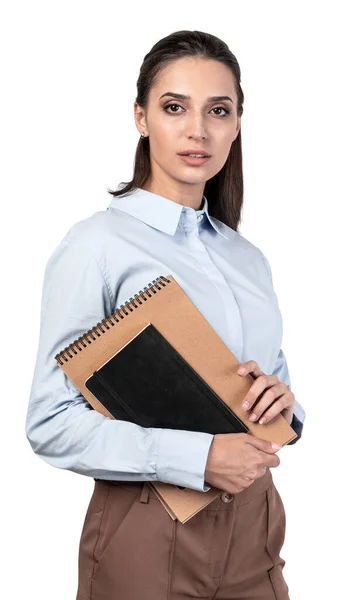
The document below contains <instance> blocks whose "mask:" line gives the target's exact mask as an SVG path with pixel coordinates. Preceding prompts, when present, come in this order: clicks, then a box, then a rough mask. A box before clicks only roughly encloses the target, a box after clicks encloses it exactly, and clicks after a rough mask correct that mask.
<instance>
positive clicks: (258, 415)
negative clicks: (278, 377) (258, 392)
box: [249, 382, 290, 425]
mask: <svg viewBox="0 0 342 600" xmlns="http://www.w3.org/2000/svg"><path fill="white" fill-rule="evenodd" d="M287 396H288V388H287V386H286V384H285V383H282V382H281V383H278V384H277V385H273V386H272V387H270V388H269V389H268V390H266V392H265V393H264V394H263V395H262V397H261V398H260V400H259V401H258V402H257V404H256V405H255V406H253V413H252V414H251V415H250V417H249V418H250V420H251V421H255V422H256V421H259V423H260V425H264V424H265V423H268V422H269V421H271V420H272V419H274V417H275V416H276V415H277V414H279V413H280V412H281V411H282V410H283V409H284V408H286V407H287V406H288V405H289V404H290V402H289V401H288V400H287Z"/></svg>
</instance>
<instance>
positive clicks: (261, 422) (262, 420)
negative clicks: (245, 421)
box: [259, 417, 266, 425]
mask: <svg viewBox="0 0 342 600" xmlns="http://www.w3.org/2000/svg"><path fill="white" fill-rule="evenodd" d="M265 421H266V419H265V417H262V418H261V419H260V421H259V423H260V425H262V424H263V423H265Z"/></svg>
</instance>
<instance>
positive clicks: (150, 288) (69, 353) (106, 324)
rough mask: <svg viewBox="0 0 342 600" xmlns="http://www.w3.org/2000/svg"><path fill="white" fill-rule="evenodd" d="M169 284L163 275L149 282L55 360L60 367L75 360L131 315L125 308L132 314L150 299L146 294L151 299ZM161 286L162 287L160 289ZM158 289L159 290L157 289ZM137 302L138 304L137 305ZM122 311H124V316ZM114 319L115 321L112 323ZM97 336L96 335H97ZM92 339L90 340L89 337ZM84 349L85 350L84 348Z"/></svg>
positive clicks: (169, 280) (61, 352) (169, 281)
mask: <svg viewBox="0 0 342 600" xmlns="http://www.w3.org/2000/svg"><path fill="white" fill-rule="evenodd" d="M167 283H171V279H167V278H166V277H164V276H163V275H159V277H157V278H156V279H152V283H151V282H149V283H148V285H147V286H145V287H144V289H143V290H139V294H134V298H132V297H131V298H130V299H129V300H127V301H126V302H125V303H124V304H121V306H120V307H119V308H117V309H116V310H115V311H114V312H113V313H111V314H110V315H109V317H106V318H105V319H102V321H99V322H98V323H97V324H96V325H95V326H94V327H92V328H91V329H89V331H87V332H86V333H84V334H83V335H82V336H81V337H79V338H77V339H76V340H74V341H73V342H72V343H71V344H69V346H67V347H66V348H64V349H63V350H61V351H60V352H59V353H58V354H56V356H55V359H56V360H57V362H58V364H59V365H63V364H64V363H66V362H68V360H69V358H73V357H74V356H75V355H76V354H78V351H80V352H82V349H83V348H86V347H87V345H89V344H91V343H92V340H96V339H97V338H96V336H97V337H100V336H101V335H102V334H103V333H106V331H108V330H109V329H110V328H111V327H114V325H115V323H119V322H120V320H122V319H124V318H125V316H127V315H129V312H126V311H125V308H128V310H129V311H130V312H133V310H134V309H135V308H139V305H141V304H143V302H142V301H141V299H143V300H144V301H146V300H147V299H148V298H145V296H144V294H147V296H148V297H149V298H151V297H152V294H151V293H150V292H153V294H156V293H157V292H158V291H159V290H161V289H162V288H165V287H166V284H167ZM160 285H161V287H160ZM155 288H157V289H155ZM135 301H137V302H138V304H135ZM120 311H123V312H124V314H122V313H121V312H120ZM112 319H114V321H112ZM95 334H96V335H95ZM88 336H89V337H90V338H91V339H89V337H88ZM82 347H83V348H82Z"/></svg>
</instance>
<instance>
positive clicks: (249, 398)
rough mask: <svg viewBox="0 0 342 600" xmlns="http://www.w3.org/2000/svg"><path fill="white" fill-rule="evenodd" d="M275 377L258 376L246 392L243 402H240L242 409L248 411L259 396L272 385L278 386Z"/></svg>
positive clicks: (277, 380)
mask: <svg viewBox="0 0 342 600" xmlns="http://www.w3.org/2000/svg"><path fill="white" fill-rule="evenodd" d="M278 383H279V379H278V377H277V375H265V374H263V375H260V376H259V377H258V378H257V379H256V380H255V381H254V383H253V384H252V385H251V387H250V388H249V390H248V393H247V394H246V396H245V398H244V400H243V401H242V409H243V410H248V409H249V408H251V407H252V406H253V404H254V403H255V402H256V400H257V399H258V397H259V396H260V394H261V393H262V392H263V391H264V390H265V389H266V388H269V387H270V386H272V385H275V384H278Z"/></svg>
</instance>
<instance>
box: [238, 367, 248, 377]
mask: <svg viewBox="0 0 342 600" xmlns="http://www.w3.org/2000/svg"><path fill="white" fill-rule="evenodd" d="M238 373H239V375H245V374H246V369H245V368H244V367H239V369H238Z"/></svg>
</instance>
